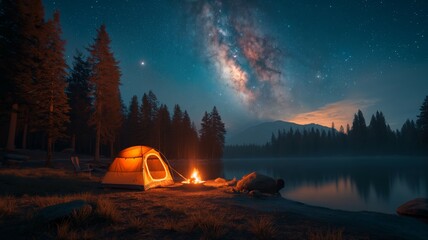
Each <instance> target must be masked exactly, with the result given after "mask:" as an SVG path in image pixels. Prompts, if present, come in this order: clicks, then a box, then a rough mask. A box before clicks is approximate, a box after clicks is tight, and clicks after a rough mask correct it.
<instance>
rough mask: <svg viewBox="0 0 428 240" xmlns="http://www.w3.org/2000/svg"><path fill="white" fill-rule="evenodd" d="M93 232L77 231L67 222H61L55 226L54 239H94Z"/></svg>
mask: <svg viewBox="0 0 428 240" xmlns="http://www.w3.org/2000/svg"><path fill="white" fill-rule="evenodd" d="M95 238H96V236H95V233H94V232H93V231H89V230H85V231H79V230H77V229H76V227H74V226H73V223H72V222H71V221H69V220H66V221H62V222H60V223H58V224H57V225H56V238H55V239H58V240H87V239H95Z"/></svg>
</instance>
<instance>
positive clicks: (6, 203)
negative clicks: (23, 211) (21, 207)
mask: <svg viewBox="0 0 428 240" xmlns="http://www.w3.org/2000/svg"><path fill="white" fill-rule="evenodd" d="M16 211H17V207H16V199H15V197H13V196H5V197H0V218H3V217H7V216H11V215H14V214H15V213H16Z"/></svg>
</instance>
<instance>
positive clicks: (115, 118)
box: [89, 25, 122, 161]
mask: <svg viewBox="0 0 428 240" xmlns="http://www.w3.org/2000/svg"><path fill="white" fill-rule="evenodd" d="M109 45H110V37H109V36H108V33H107V31H106V28H105V25H101V27H100V28H99V29H98V30H97V37H96V38H95V41H94V44H93V45H91V46H90V48H89V52H90V54H91V55H90V57H89V62H90V63H91V65H92V75H91V78H90V80H91V84H92V85H93V91H92V98H93V112H92V115H91V119H90V123H91V124H92V125H94V126H95V132H96V134H95V156H94V159H95V160H96V161H99V159H100V144H101V140H103V141H104V142H105V143H110V150H111V151H110V154H113V153H112V150H113V143H114V141H115V138H116V135H117V133H118V130H119V128H120V126H121V124H122V104H121V99H120V91H119V85H120V70H119V67H118V62H117V61H116V60H115V58H114V56H113V53H112V51H111V50H110V46H109Z"/></svg>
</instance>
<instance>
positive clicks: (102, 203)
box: [96, 198, 121, 222]
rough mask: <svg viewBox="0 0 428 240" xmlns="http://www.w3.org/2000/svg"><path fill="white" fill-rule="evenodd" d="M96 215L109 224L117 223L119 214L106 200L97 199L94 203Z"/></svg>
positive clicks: (111, 203) (110, 202)
mask: <svg viewBox="0 0 428 240" xmlns="http://www.w3.org/2000/svg"><path fill="white" fill-rule="evenodd" d="M96 205H97V206H96V214H97V215H98V216H99V217H101V218H102V219H104V220H107V221H109V222H118V221H119V220H120V217H121V214H120V212H119V210H118V209H117V208H116V206H115V204H114V203H113V202H112V201H110V200H109V199H107V198H98V199H97V202H96Z"/></svg>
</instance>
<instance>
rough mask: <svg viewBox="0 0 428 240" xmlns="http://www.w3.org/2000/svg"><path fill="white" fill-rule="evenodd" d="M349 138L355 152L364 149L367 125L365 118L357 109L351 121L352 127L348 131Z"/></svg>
mask: <svg viewBox="0 0 428 240" xmlns="http://www.w3.org/2000/svg"><path fill="white" fill-rule="evenodd" d="M349 136H350V138H351V144H352V147H353V149H354V150H355V151H356V152H359V153H361V152H363V151H365V143H366V141H367V126H366V120H365V119H364V115H363V112H361V110H358V112H357V114H355V115H354V120H353V121H352V128H351V130H350V132H349Z"/></svg>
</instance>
